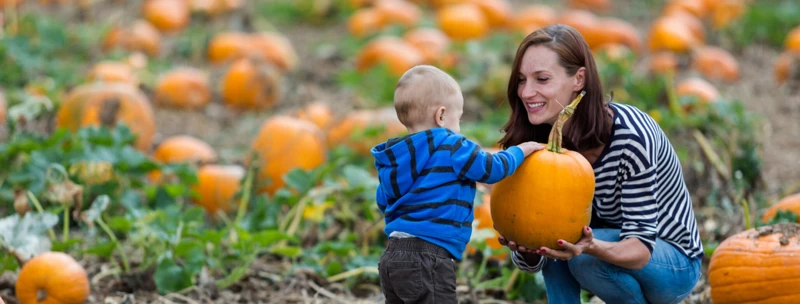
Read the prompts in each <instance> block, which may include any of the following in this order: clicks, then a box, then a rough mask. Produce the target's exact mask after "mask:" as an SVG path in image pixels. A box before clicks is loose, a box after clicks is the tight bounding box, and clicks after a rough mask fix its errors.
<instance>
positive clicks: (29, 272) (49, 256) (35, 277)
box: [16, 252, 90, 304]
mask: <svg viewBox="0 0 800 304" xmlns="http://www.w3.org/2000/svg"><path fill="white" fill-rule="evenodd" d="M89 292H90V286H89V277H88V276H87V274H86V270H85V269H83V266H81V265H80V264H78V262H77V261H75V259H74V258H72V257H71V256H69V255H68V254H66V253H63V252H45V253H42V254H39V255H37V256H35V257H33V258H32V259H30V260H28V261H27V262H25V264H23V265H22V269H21V270H20V272H19V276H18V277H17V283H16V296H17V300H19V302H20V303H22V304H29V303H30V304H33V303H53V304H56V303H59V304H78V303H85V302H86V300H87V299H88V298H89Z"/></svg>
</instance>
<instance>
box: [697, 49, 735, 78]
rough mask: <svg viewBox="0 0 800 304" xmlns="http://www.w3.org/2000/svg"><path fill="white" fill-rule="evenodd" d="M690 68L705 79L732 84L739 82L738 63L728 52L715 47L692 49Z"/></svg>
mask: <svg viewBox="0 0 800 304" xmlns="http://www.w3.org/2000/svg"><path fill="white" fill-rule="evenodd" d="M693 57H694V58H693V59H694V60H693V62H692V68H694V69H695V70H697V71H698V72H700V74H703V76H705V77H706V78H709V79H715V80H724V81H729V82H733V81H736V80H739V74H740V73H739V63H738V62H736V58H734V57H733V55H731V54H730V53H728V51H726V50H724V49H721V48H719V47H715V46H701V47H697V48H695V49H694V55H693Z"/></svg>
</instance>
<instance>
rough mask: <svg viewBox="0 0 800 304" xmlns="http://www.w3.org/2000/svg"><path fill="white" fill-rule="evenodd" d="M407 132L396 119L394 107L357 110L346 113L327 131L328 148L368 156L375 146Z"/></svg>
mask: <svg viewBox="0 0 800 304" xmlns="http://www.w3.org/2000/svg"><path fill="white" fill-rule="evenodd" d="M407 132H408V131H407V130H406V127H405V126H404V125H403V124H402V123H401V122H400V119H398V118H397V114H396V112H395V109H394V107H384V108H379V109H375V110H357V111H352V112H350V113H348V114H347V116H345V117H344V118H343V119H341V120H338V121H337V122H335V123H334V124H333V125H332V126H331V128H330V130H329V131H328V147H330V148H332V147H335V146H337V145H344V146H346V147H348V148H350V149H352V150H353V151H355V152H357V153H359V154H361V155H364V156H370V155H372V154H370V150H371V149H372V147H374V146H375V145H377V144H379V143H381V142H383V141H385V140H386V139H388V138H390V137H398V136H402V135H404V134H406V133H407ZM375 133H377V134H375Z"/></svg>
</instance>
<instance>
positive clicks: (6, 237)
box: [0, 212, 58, 259]
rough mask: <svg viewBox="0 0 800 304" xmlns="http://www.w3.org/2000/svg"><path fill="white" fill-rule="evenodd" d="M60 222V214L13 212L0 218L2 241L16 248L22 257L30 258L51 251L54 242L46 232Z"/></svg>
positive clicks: (11, 247) (6, 245) (0, 236)
mask: <svg viewBox="0 0 800 304" xmlns="http://www.w3.org/2000/svg"><path fill="white" fill-rule="evenodd" d="M57 223H58V216H56V215H55V214H52V213H34V212H28V213H25V216H24V217H22V218H20V217H19V214H16V213H15V214H12V215H9V216H7V217H5V218H2V219H0V243H2V244H3V245H4V246H5V247H9V248H10V249H12V250H14V251H15V252H16V253H17V254H18V255H19V256H20V257H22V258H25V259H28V258H31V257H34V256H36V255H38V254H40V253H42V252H45V251H50V250H51V247H52V243H51V242H50V238H49V237H48V236H47V235H46V234H45V232H47V230H48V229H52V228H53V226H55V225H56V224H57Z"/></svg>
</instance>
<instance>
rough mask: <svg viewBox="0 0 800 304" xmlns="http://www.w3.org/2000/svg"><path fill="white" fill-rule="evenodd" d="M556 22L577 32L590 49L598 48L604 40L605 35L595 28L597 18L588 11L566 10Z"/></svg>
mask: <svg viewBox="0 0 800 304" xmlns="http://www.w3.org/2000/svg"><path fill="white" fill-rule="evenodd" d="M558 22H559V23H563V24H566V25H568V26H570V27H572V28H574V29H575V30H576V31H578V33H580V34H581V36H583V39H584V40H586V44H588V45H589V47H590V48H594V47H597V46H599V45H600V44H601V43H602V41H603V39H605V37H604V36H605V35H604V34H603V33H602V32H601V31H599V28H598V27H597V22H598V18H597V16H596V15H595V14H594V13H592V12H590V11H586V10H567V11H565V12H563V13H562V14H561V16H559V17H558Z"/></svg>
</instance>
